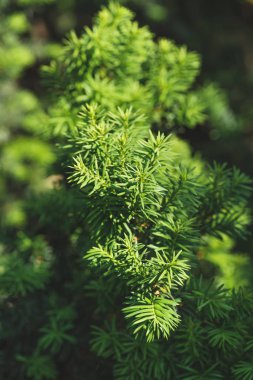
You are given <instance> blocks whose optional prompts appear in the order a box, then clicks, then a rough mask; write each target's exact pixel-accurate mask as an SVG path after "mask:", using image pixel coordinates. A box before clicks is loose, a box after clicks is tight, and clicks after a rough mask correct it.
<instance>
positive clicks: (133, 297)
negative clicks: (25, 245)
mask: <svg viewBox="0 0 253 380" xmlns="http://www.w3.org/2000/svg"><path fill="white" fill-rule="evenodd" d="M79 118H80V121H79V124H78V131H79V134H78V135H76V136H75V138H73V139H72V140H71V143H70V145H69V146H68V149H70V150H71V151H74V150H75V151H76V152H77V153H76V155H74V158H73V166H71V170H72V171H73V174H72V175H71V176H70V180H71V181H72V182H75V183H76V184H77V185H78V186H79V187H80V189H81V191H82V194H83V196H84V198H85V200H86V204H87V205H88V214H87V222H88V224H89V229H90V233H91V238H92V241H94V242H95V243H96V244H97V245H95V246H94V247H93V248H91V249H90V250H89V251H88V252H87V254H86V255H85V258H86V260H88V262H89V263H90V265H91V266H92V267H94V268H97V269H99V272H100V273H102V274H104V275H105V276H106V277H109V278H110V277H112V278H114V279H117V281H118V282H119V283H121V284H122V286H123V287H124V289H125V291H124V292H126V300H125V302H124V303H125V304H126V307H124V309H123V312H124V314H125V317H126V318H127V320H129V321H130V326H131V327H132V329H133V333H134V334H136V335H140V334H141V333H144V335H146V338H147V341H152V340H154V339H156V338H160V337H165V338H168V337H169V335H170V332H171V331H172V330H174V329H175V328H176V327H177V326H178V324H179V322H180V311H179V309H180V299H179V298H178V297H179V296H178V294H179V290H180V289H181V288H182V287H183V286H184V285H185V281H186V280H187V278H188V276H189V269H190V264H191V262H194V261H195V259H194V253H196V250H197V248H198V247H199V245H200V244H201V235H203V234H205V233H208V234H213V235H215V236H216V235H218V236H219V234H220V233H224V232H225V233H228V234H230V235H235V234H240V233H241V232H242V230H243V225H244V220H243V218H242V216H241V213H238V209H239V210H240V211H241V210H242V209H243V208H245V199H246V198H247V194H248V192H249V180H248V178H247V177H246V176H244V175H242V174H241V173H239V172H238V171H237V170H228V169H227V168H225V167H222V166H219V165H215V166H214V167H213V168H209V169H206V170H205V171H204V173H203V174H202V175H197V174H194V169H192V168H190V167H187V165H184V166H181V165H179V164H178V162H177V160H176V159H175V157H174V156H175V153H174V152H173V142H171V141H170V140H171V137H170V136H167V137H165V136H164V135H163V134H160V133H158V135H157V136H156V137H155V136H154V135H153V134H152V132H149V134H148V127H147V126H146V125H145V121H144V119H142V118H141V117H140V116H139V115H138V114H134V113H133V112H132V111H130V110H126V111H125V112H124V111H122V110H121V109H119V111H118V112H117V113H111V112H106V111H105V112H103V111H101V110H100V109H98V107H97V106H87V107H86V108H84V109H83V110H82V112H81V113H80V116H79ZM145 129H146V132H145ZM145 135H146V137H145ZM206 178H207V179H206ZM216 184H218V185H216ZM219 189H220V190H219ZM206 200H208V203H207V204H206ZM235 200H236V207H235V206H234V204H235ZM207 205H208V206H207Z"/></svg>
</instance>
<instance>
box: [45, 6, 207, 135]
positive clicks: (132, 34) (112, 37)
mask: <svg viewBox="0 0 253 380" xmlns="http://www.w3.org/2000/svg"><path fill="white" fill-rule="evenodd" d="M132 19H133V14H132V13H131V12H130V11H129V10H128V9H126V8H123V7H121V6H119V5H117V4H113V3H112V4H111V5H110V6H109V9H107V8H104V9H103V10H102V11H101V12H100V13H99V15H98V16H97V18H96V19H95V21H94V24H95V25H94V27H93V28H92V29H90V28H85V33H84V34H82V36H81V37H80V38H78V37H77V36H76V34H75V33H74V32H72V33H70V35H69V37H68V40H67V41H66V45H65V48H64V52H63V54H62V56H61V57H60V59H59V60H57V62H53V63H52V64H51V66H50V67H49V68H46V69H45V74H46V76H47V77H49V78H50V80H51V81H52V85H54V86H55V89H56V90H57V92H56V94H58V99H59V101H58V103H57V104H56V107H55V108H53V110H52V114H51V118H50V122H51V123H53V124H54V127H55V133H59V132H60V133H62V132H66V131H69V130H73V129H75V127H76V123H77V119H76V117H74V115H75V116H76V115H77V113H78V112H79V110H80V107H81V106H82V105H83V104H84V103H90V102H96V103H99V104H100V105H101V106H103V108H105V109H108V110H111V111H113V110H114V111H115V110H116V109H117V107H118V106H120V107H124V108H126V107H132V108H133V110H134V111H136V110H141V111H142V112H144V113H145V115H146V117H148V120H149V121H153V122H155V123H160V122H162V124H165V125H167V126H170V127H172V126H174V125H186V126H188V127H193V126H195V125H196V124H197V123H200V122H201V121H203V119H204V113H203V112H204V104H203V102H202V101H201V96H200V95H199V94H198V92H196V91H193V90H191V86H192V84H193V82H194V80H195V78H196V75H197V74H198V70H199V65H200V61H199V57H198V55H197V54H196V53H191V52H188V51H187V50H186V48H185V47H177V46H176V45H175V44H174V43H173V42H171V41H168V40H165V39H162V40H160V41H159V42H158V43H155V42H154V41H153V39H152V34H151V33H150V31H149V30H148V29H147V28H146V27H142V28H140V27H139V26H138V24H137V23H136V22H133V21H132Z"/></svg>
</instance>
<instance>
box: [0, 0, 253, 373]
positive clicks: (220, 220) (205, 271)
mask: <svg viewBox="0 0 253 380" xmlns="http://www.w3.org/2000/svg"><path fill="white" fill-rule="evenodd" d="M27 3H29V2H27ZM32 3H33V5H34V3H35V2H32ZM40 3H41V2H40ZM22 4H23V5H25V4H26V2H25V1H24V2H23V3H22ZM28 5H29V4H28ZM3 9H5V8H4V7H3ZM6 9H7V11H6V12H7V13H6V18H5V20H6V21H5V22H7V23H10V25H14V26H15V25H19V26H20V23H21V21H22V20H23V21H22V22H23V25H28V24H25V22H26V21H25V19H24V18H23V19H22V17H21V16H20V15H19V18H18V17H17V15H16V16H15V17H16V19H15V18H14V19H13V18H10V19H9V16H8V17H7V14H8V7H7V8H6ZM13 20H14V21H13ZM20 20H21V21H20ZM21 24H22V23H21ZM15 28H16V27H15ZM15 28H14V30H13V29H11V28H9V29H8V28H7V31H8V33H6V36H5V35H4V33H2V35H3V37H4V38H3V41H4V43H2V45H1V48H2V46H3V48H4V49H6V51H8V50H9V49H10V50H11V49H13V46H15V43H16V41H19V42H17V43H16V45H17V47H20V46H21V41H22V44H24V47H23V48H24V49H25V50H26V51H27V52H29V53H27V56H28V55H29V54H30V59H29V60H27V61H26V62H23V61H22V62H18V61H15V60H10V61H9V62H7V63H6V65H5V66H3V67H5V70H8V72H9V73H11V74H8V75H4V76H3V78H4V79H2V78H1V80H3V81H4V83H5V82H6V83H7V85H8V86H10V84H11V86H16V83H17V81H16V80H17V78H18V77H19V75H21V73H22V71H23V70H24V68H25V67H27V66H29V65H30V64H31V63H32V62H33V60H35V59H36V55H35V51H36V49H35V50H34V49H33V48H32V47H31V46H27V44H26V43H25V41H24V40H21V39H19V38H20V37H19V34H17V29H15ZM26 28H27V26H26ZM5 30H6V29H5ZM25 30H26V29H24V28H23V29H22V28H21V29H20V30H19V32H18V33H21V36H22V33H23V32H25ZM8 34H12V35H11V37H9V36H8ZM18 39H19V40H18ZM9 41H10V42H9ZM9 43H10V45H9ZM13 44H14V45H13ZM22 46H23V45H22ZM14 50H15V49H14ZM11 51H12V50H11ZM44 51H45V56H48V55H54V56H56V55H58V54H57V53H58V51H59V50H58V48H57V47H56V46H53V47H52V46H51V48H50V49H49V47H48V45H45V46H44ZM13 54H14V53H13ZM7 56H9V55H8V54H7ZM18 56H19V55H18ZM12 61H13V65H12ZM14 64H15V65H16V67H14V66H15V65H14ZM199 64H200V62H199V56H198V55H197V54H196V53H192V52H189V51H188V50H187V49H186V48H185V47H178V46H177V45H176V44H174V43H173V42H171V41H168V40H166V39H161V40H159V41H158V42H155V41H154V39H153V36H152V34H151V33H150V31H149V30H148V28H146V27H139V25H138V24H137V23H136V22H134V21H133V15H132V13H131V12H130V11H129V10H127V9H126V8H123V7H121V6H119V5H117V4H114V3H113V4H110V6H109V8H104V9H102V11H101V12H100V13H99V14H98V16H97V17H96V19H95V20H94V26H93V28H86V29H85V31H84V32H83V34H82V35H81V36H80V37H78V36H77V35H76V34H75V33H74V32H71V33H70V35H69V37H68V38H67V40H66V42H65V45H64V47H62V48H61V54H60V55H59V57H58V58H57V59H55V60H54V61H53V62H52V63H51V65H50V66H48V67H44V69H43V75H44V79H45V82H46V85H47V88H48V99H49V100H50V107H49V109H48V112H47V114H46V113H45V112H44V110H43V107H42V106H41V105H40V104H39V102H37V101H36V99H35V98H33V97H32V95H31V94H30V93H28V92H24V91H23V90H19V91H17V90H15V91H14V94H15V96H19V97H20V99H22V100H24V99H28V100H27V102H26V103H25V106H26V108H24V111H23V112H22V113H21V116H20V114H19V115H18V116H17V118H16V119H15V120H14V121H12V125H11V126H10V127H8V126H7V127H5V129H4V131H6V132H4V133H3V135H4V136H5V141H4V144H3V149H2V153H1V154H2V157H3V163H4V170H5V172H4V176H3V180H2V183H3V185H2V187H3V188H4V189H6V188H8V189H10V190H9V191H8V192H9V196H10V197H11V201H10V200H9V199H7V200H4V202H5V203H4V210H5V214H4V215H6V216H5V217H4V218H3V223H2V226H3V228H2V233H1V235H2V241H3V243H2V244H1V256H0V260H1V261H0V265H1V266H0V284H1V301H0V310H1V325H0V330H1V338H0V350H1V361H2V362H1V371H2V373H1V375H2V377H3V378H4V379H5V378H8V379H10V380H12V379H15V380H16V379H30V378H31V379H34V380H43V379H59V378H60V379H65V378H66V379H75V380H78V379H83V378H84V376H85V378H90V379H98V378H106V377H107V378H115V379H152V380H153V379H175V378H176V379H184V380H190V379H191V380H197V379H202V380H203V379H209V380H211V379H235V380H243V379H252V378H253V363H252V351H253V343H252V342H253V330H252V323H251V319H252V312H253V293H252V291H251V290H250V288H249V285H250V282H251V277H252V275H251V274H250V273H249V270H248V271H247V269H248V268H247V266H248V264H249V259H248V258H247V257H246V256H242V255H234V254H231V250H232V247H233V245H234V244H235V242H236V239H237V238H240V239H241V238H242V237H244V236H245V228H246V226H247V224H248V222H249V215H248V214H249V212H248V210H247V204H248V198H249V195H250V187H251V181H250V180H249V178H248V177H247V176H246V175H244V174H242V173H241V172H240V171H239V170H238V169H236V168H229V167H228V166H226V165H224V164H217V163H213V164H212V165H208V164H206V163H205V162H204V161H203V160H202V159H201V158H200V157H199V156H196V155H195V156H194V155H192V153H191V150H190V148H189V146H188V145H187V143H186V142H184V141H183V140H181V139H180V138H179V137H178V136H176V134H177V133H179V132H180V133H181V132H182V130H184V129H185V128H193V127H194V126H196V125H199V124H200V123H203V121H204V120H205V119H207V118H208V116H209V117H210V111H212V112H215V109H214V107H213V104H216V105H217V102H214V103H213V104H211V102H212V98H215V97H213V92H212V90H211V89H214V90H213V91H215V87H212V86H211V87H210V86H208V87H206V86H205V87H200V86H196V85H195V83H194V81H195V79H196V76H197V75H198V72H199ZM6 72H7V71H6ZM2 88H4V87H2ZM208 91H209V93H208ZM25 96H26V97H25ZM27 96H28V98H27ZM29 96H30V97H29ZM4 99H6V97H5V98H4ZM216 99H217V97H216ZM219 99H220V98H219ZM14 100H15V98H13V97H11V98H7V100H6V101H8V102H10V104H11V102H13V101H14ZM47 101H48V100H45V102H47ZM48 103H49V102H48ZM17 104H18V105H19V103H18V102H17ZM223 105H224V104H223ZM225 106H226V105H225ZM225 108H226V107H225ZM225 108H224V107H223V106H222V110H223V111H224V109H225ZM17 109H20V108H17ZM1 111H2V112H3V111H4V112H6V107H3V110H1ZM223 111H222V112H223ZM5 118H6V120H7V121H8V122H10V118H9V117H7V115H6V116H5ZM213 120H215V117H214V118H213ZM36 123H37V124H36ZM38 123H39V127H38ZM12 129H13V130H14V132H13V130H12ZM38 129H40V132H41V131H42V129H43V131H44V132H45V133H44V134H43V136H39V138H38V137H36V136H35V133H36V132H37V130H38ZM15 130H17V131H18V132H19V134H22V137H19V138H18V139H17V138H16V136H15ZM6 136H7V137H6ZM6 141H7V142H8V143H6ZM55 142H57V145H58V148H57V150H55V149H54V150H53V148H52V146H53V144H54V143H55ZM56 157H57V158H56ZM8 159H9V162H10V163H11V165H8ZM15 160H16V166H15V165H13V162H15ZM55 173H57V174H55ZM13 189H14V190H15V191H13ZM2 193H3V191H2ZM13 200H15V202H16V203H17V204H18V206H19V207H14V210H15V212H16V214H15V213H14V214H13V213H12V214H11V213H10V211H9V210H10V206H9V204H10V205H11V204H13ZM17 210H18V214H17ZM21 230H22V232H21ZM14 234H15V235H16V237H15V239H13V236H14ZM222 260H223V264H222ZM226 260H227V261H226ZM228 261H229V264H230V273H228V271H226V265H227V263H228ZM224 262H225V265H224ZM217 266H218V268H217ZM236 273H242V275H241V276H240V277H239V278H238V279H237V278H236ZM242 277H243V279H242ZM224 282H225V283H226V285H227V286H229V288H230V289H226V288H225V287H224V286H223V283H224ZM240 282H241V283H240ZM240 284H241V285H244V287H243V288H239V287H238V285H240ZM245 285H247V286H245ZM235 286H236V288H237V289H232V288H233V287H235ZM92 326H93V327H92ZM97 356H99V357H102V358H103V359H102V360H101V361H100V359H98V358H97ZM13 360H14V361H15V365H13V364H11V363H13ZM111 367H112V368H111Z"/></svg>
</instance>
